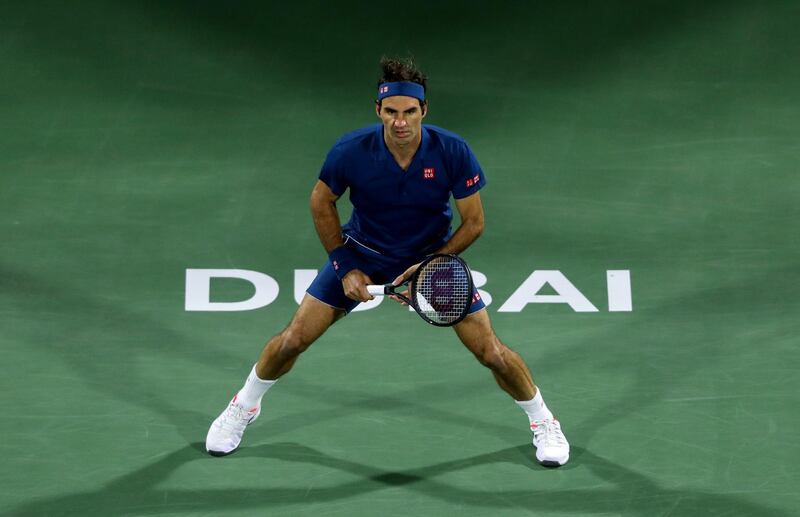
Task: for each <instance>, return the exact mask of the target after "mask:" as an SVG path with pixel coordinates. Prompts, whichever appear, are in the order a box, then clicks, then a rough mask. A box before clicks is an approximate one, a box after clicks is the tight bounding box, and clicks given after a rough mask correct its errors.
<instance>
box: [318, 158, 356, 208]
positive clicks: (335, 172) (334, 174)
mask: <svg viewBox="0 0 800 517" xmlns="http://www.w3.org/2000/svg"><path fill="white" fill-rule="evenodd" d="M342 165H343V164H342V157H341V153H340V152H339V150H338V149H337V148H336V147H334V148H333V149H331V150H330V152H328V156H327V157H326V158H325V163H323V164H322V170H321V171H320V173H319V179H320V181H322V182H323V183H325V184H326V185H328V187H329V188H330V189H331V192H333V193H334V194H336V195H337V196H341V195H342V194H344V191H345V190H347V187H348V186H349V183H348V182H347V177H346V174H345V168H344V167H343V166H342Z"/></svg>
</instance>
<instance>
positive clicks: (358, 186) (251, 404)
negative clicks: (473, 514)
mask: <svg viewBox="0 0 800 517" xmlns="http://www.w3.org/2000/svg"><path fill="white" fill-rule="evenodd" d="M381 67H382V77H381V79H380V81H379V82H378V92H377V100H376V101H375V113H376V114H377V116H378V118H379V119H380V120H381V123H380V124H376V125H374V126H370V127H366V128H363V129H359V130H356V131H353V132H351V133H348V134H346V135H345V136H343V137H342V138H340V139H339V141H338V142H336V144H335V145H334V146H333V148H332V149H331V150H330V152H329V153H328V156H327V158H326V160H325V163H324V164H323V166H322V171H321V172H320V175H319V180H318V181H317V183H316V185H315V186H314V189H313V191H312V192H311V213H312V216H313V219H314V225H315V226H316V229H317V233H318V234H319V238H320V241H322V245H323V246H324V248H325V250H326V251H327V252H328V255H329V260H328V261H327V262H326V264H325V266H324V267H323V268H322V270H321V271H320V273H319V274H318V275H317V277H316V279H315V280H314V281H313V283H312V284H311V286H310V287H309V288H308V291H307V292H306V294H305V297H304V298H303V300H302V301H301V303H300V307H299V308H298V309H297V312H296V313H295V315H294V317H293V318H292V320H291V322H289V325H288V326H287V327H286V328H285V329H283V330H282V331H281V332H280V333H279V334H278V335H276V336H275V337H273V338H272V339H270V340H269V342H268V343H267V344H266V346H265V347H264V350H263V352H262V353H261V357H260V358H259V360H258V362H257V363H256V364H255V365H254V366H253V369H252V371H251V372H250V375H249V376H248V377H247V380H246V381H245V383H244V386H243V387H242V388H241V389H240V390H239V391H238V392H237V393H236V395H235V396H234V397H233V399H232V400H231V401H230V403H229V404H228V407H227V408H226V409H225V410H224V411H223V412H222V414H220V415H219V417H218V418H217V419H216V420H214V422H213V423H212V424H211V428H210V429H209V431H208V436H207V438H206V449H207V450H208V452H209V453H210V454H211V455H213V456H224V455H227V454H230V453H232V452H234V451H235V450H236V449H237V447H239V444H240V443H241V440H242V436H243V434H244V430H245V428H246V427H247V426H248V425H249V424H251V423H252V422H253V421H254V420H255V419H256V418H257V417H258V415H259V414H260V412H261V399H262V397H263V396H264V394H265V393H266V392H267V390H269V389H270V388H271V387H272V386H273V385H274V384H275V383H276V382H277V380H278V379H279V378H280V377H281V376H283V375H285V374H286V373H287V372H289V370H291V369H292V366H294V364H295V361H297V358H298V356H299V355H300V354H301V353H303V352H304V351H305V350H306V349H307V348H308V347H309V346H311V344H312V343H314V341H316V340H317V338H319V337H320V336H321V335H322V334H323V333H324V332H325V331H326V330H327V329H328V327H330V326H331V325H333V323H334V322H336V321H337V320H338V319H340V318H342V317H343V316H345V315H346V314H347V313H349V312H350V311H351V310H353V308H354V307H355V306H356V305H358V304H359V303H360V302H365V301H368V300H371V299H372V298H373V296H372V295H370V294H369V293H368V292H367V289H366V286H367V285H370V284H385V283H389V282H392V283H394V284H395V285H399V284H400V283H402V282H403V281H404V279H406V278H407V277H409V276H410V275H411V274H412V273H413V272H414V271H415V268H416V267H417V266H418V265H419V263H420V262H421V261H422V259H423V258H424V257H425V256H426V255H429V254H431V253H455V254H458V253H461V252H463V251H464V250H465V249H467V247H469V245H470V244H472V243H473V242H474V241H475V239H477V238H478V236H480V234H481V233H482V232H483V207H482V204H481V197H480V193H479V191H480V189H481V188H482V187H483V186H484V185H485V184H486V179H485V178H484V173H483V171H482V170H481V167H480V165H479V164H478V161H477V159H476V158H475V156H474V155H473V154H472V151H471V150H470V148H469V146H468V145H467V143H466V142H465V141H464V140H463V139H462V138H461V137H459V136H458V135H456V134H454V133H451V132H449V131H446V130H444V129H441V128H439V127H436V126H431V125H427V124H425V125H423V124H422V120H423V119H424V118H425V115H427V112H428V102H427V101H426V99H425V92H426V88H427V81H426V77H425V76H424V75H423V74H422V73H421V72H420V71H419V70H418V69H417V68H416V66H415V65H414V63H413V62H412V61H411V60H400V59H387V58H383V59H382V60H381ZM347 189H350V201H351V202H352V204H353V212H352V216H351V218H350V221H349V222H348V223H347V224H345V225H344V226H341V223H340V219H339V214H338V212H337V209H336V202H337V200H338V199H339V197H340V196H341V195H342V194H344V192H345V191H346V190H347ZM451 195H452V196H453V197H454V198H455V205H456V209H457V210H458V213H459V215H460V216H461V224H460V225H459V226H458V228H457V229H456V231H455V232H452V231H451V222H452V216H453V214H452V210H451V208H450V196H451ZM485 308H486V306H485V305H484V303H483V301H482V300H481V299H480V296H479V294H478V292H477V291H475V292H474V293H473V303H472V306H471V307H470V310H469V314H468V315H467V317H466V318H465V319H464V320H463V321H461V322H460V323H457V324H456V325H455V326H454V329H455V332H456V334H457V335H458V337H459V339H460V340H461V342H462V343H464V346H466V347H467V349H468V350H469V351H470V352H472V353H473V354H474V355H475V357H476V358H477V359H478V361H479V362H480V363H481V364H483V365H484V366H486V367H487V368H489V370H490V371H491V372H492V375H494V378H495V380H496V381H497V384H498V385H499V386H500V388H502V389H503V390H504V391H505V392H506V393H508V394H509V395H510V396H511V397H513V399H514V400H515V401H516V403H517V405H519V407H520V408H522V410H523V411H524V412H525V413H526V414H527V416H528V420H529V424H530V428H531V430H532V431H533V445H534V446H535V447H536V459H537V461H538V462H539V463H541V464H543V465H547V466H560V465H564V464H565V463H566V462H567V460H568V459H569V444H568V443H567V440H566V438H565V437H564V434H563V433H562V431H561V425H560V423H559V422H558V420H556V418H555V417H554V416H553V413H551V412H550V410H549V409H548V407H547V405H546V404H545V402H544V399H542V393H541V391H540V390H539V389H537V387H536V385H535V384H534V383H533V379H532V378H531V374H530V372H529V371H528V368H527V366H526V365H525V362H524V361H523V360H522V358H521V357H520V356H519V354H517V353H516V352H514V351H513V350H511V349H510V348H509V347H508V346H506V345H505V344H503V343H502V342H501V341H500V339H498V337H497V336H496V335H495V333H494V331H493V330H492V326H491V323H490V321H489V315H488V313H487V311H486V310H485Z"/></svg>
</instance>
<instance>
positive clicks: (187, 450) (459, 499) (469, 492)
mask: <svg viewBox="0 0 800 517" xmlns="http://www.w3.org/2000/svg"><path fill="white" fill-rule="evenodd" d="M529 455H530V446H529V445H527V444H526V445H524V446H518V447H509V448H506V449H501V450H498V451H495V452H492V453H487V454H481V455H477V456H471V457H467V458H463V459H459V460H453V461H447V462H442V463H437V464H434V465H429V466H426V467H420V468H416V469H409V470H404V471H399V472H393V471H385V470H381V469H379V468H376V467H372V466H368V465H364V464H361V463H356V462H352V461H348V460H346V459H343V458H336V457H333V456H330V455H327V454H325V453H322V452H320V451H318V450H315V449H312V448H309V447H305V446H302V445H299V444H295V443H274V444H265V445H260V446H257V447H250V448H245V449H242V450H241V451H239V452H237V453H236V454H234V455H232V456H230V457H227V458H211V457H209V456H207V455H206V454H205V452H204V450H203V444H202V443H193V444H191V445H187V446H186V447H183V448H181V449H179V450H177V451H175V452H172V453H170V454H168V455H166V456H164V457H163V458H162V459H160V460H158V461H156V462H155V463H153V464H151V465H149V466H147V467H144V468H142V469H140V470H138V471H136V472H133V473H131V474H128V475H125V476H121V477H118V478H117V479H115V480H113V481H111V482H110V483H108V484H107V485H105V486H104V487H103V488H101V489H99V490H96V491H93V492H81V493H76V494H72V495H67V496H61V497H54V498H49V499H42V500H38V501H31V502H29V503H26V504H22V505H19V506H17V507H16V508H13V509H12V512H11V513H12V514H13V515H20V516H38V515H50V514H63V513H64V512H65V511H68V512H70V513H75V514H95V515H98V514H99V515H130V514H137V515H155V514H160V513H165V512H170V513H175V512H177V513H180V512H192V511H204V512H221V511H232V510H240V509H247V508H252V509H257V510H264V509H268V508H284V507H290V506H296V505H309V504H313V503H324V502H332V501H338V500H343V499H347V498H351V497H356V496H361V495H365V494H370V493H375V492H380V491H381V490H385V489H387V488H397V487H404V488H405V489H407V490H408V491H409V492H414V493H416V494H417V495H424V496H426V497H430V498H434V499H440V500H443V501H447V502H450V503H458V504H468V505H470V506H475V507H485V508H506V507H508V506H509V505H513V506H515V507H522V508H527V509H530V510H536V511H539V512H541V511H547V512H551V513H560V512H565V513H571V514H572V513H613V514H620V513H633V514H638V515H651V514H652V512H653V510H654V509H660V510H668V511H669V512H670V513H673V512H674V513H679V514H681V513H685V514H693V515H716V514H724V515H774V516H782V515H787V516H788V515H790V514H789V513H787V512H783V511H781V510H777V509H772V508H770V507H767V506H763V505H757V504H753V503H752V502H749V501H746V500H744V499H742V498H740V497H738V496H735V495H723V494H714V493H707V492H702V491H696V490H672V489H667V488H663V487H661V486H659V485H658V484H656V483H654V482H653V481H651V480H650V479H649V478H648V477H646V476H644V475H642V474H639V473H637V472H634V471H633V470H630V469H627V468H625V467H623V466H621V465H619V464H615V463H612V462H610V461H608V460H606V459H604V458H602V457H600V456H597V455H595V454H593V453H591V452H589V451H587V450H585V449H583V448H580V447H575V448H574V456H575V459H574V461H573V464H572V468H576V467H579V466H583V467H586V468H589V469H590V470H592V471H593V472H594V474H596V475H597V476H598V477H600V478H602V479H604V480H606V481H608V482H609V483H610V484H611V485H613V487H614V488H603V489H599V490H593V489H575V490H546V491H544V490H536V483H535V482H536V477H535V476H536V475H537V474H546V470H547V469H545V468H543V467H539V466H538V465H536V464H535V463H533V462H532V460H531V459H530V456H529ZM244 458H246V459H248V460H250V459H252V458H261V459H263V460H264V470H265V472H269V465H270V463H272V462H275V461H281V462H292V463H302V464H309V465H313V466H318V467H325V468H329V469H334V470H338V471H341V472H345V473H347V474H350V475H352V476H355V477H357V478H358V479H356V480H354V481H351V482H347V483H338V484H334V485H332V486H328V487H320V488H308V487H292V486H281V483H280V480H275V479H269V477H268V476H267V477H265V478H264V483H263V484H264V485H265V486H268V487H269V488H263V489H251V488H247V489H230V488H225V489H216V490H183V489H165V488H159V486H158V485H159V484H160V483H162V482H164V481H165V480H166V479H167V478H168V477H169V476H170V475H171V474H173V473H174V472H175V471H176V470H177V469H179V468H180V467H181V466H182V465H185V464H187V463H190V462H194V461H215V462H219V461H229V462H236V461H239V460H241V459H244ZM494 463H513V464H518V465H522V466H525V467H529V468H530V469H531V474H532V477H531V489H530V490H510V491H495V490H492V491H485V490H474V489H463V488H459V487H457V486H453V485H451V484H448V483H443V482H439V481H437V480H436V478H437V477H439V476H441V475H444V474H447V473H452V472H456V471H460V470H465V469H469V468H472V467H479V466H483V465H489V464H494ZM634 494H635V495H634Z"/></svg>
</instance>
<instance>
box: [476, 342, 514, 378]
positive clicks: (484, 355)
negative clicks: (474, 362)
mask: <svg viewBox="0 0 800 517" xmlns="http://www.w3.org/2000/svg"><path fill="white" fill-rule="evenodd" d="M509 352H510V350H508V348H506V347H505V346H504V345H502V344H496V345H495V346H487V347H486V348H484V349H483V350H482V351H481V352H480V353H479V354H477V358H478V361H479V362H480V363H481V364H482V365H483V366H485V367H487V368H489V369H490V370H492V371H495V372H502V371H504V370H505V369H506V367H507V364H508V362H507V360H506V359H507V354H508V353H509Z"/></svg>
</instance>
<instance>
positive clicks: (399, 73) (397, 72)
mask: <svg viewBox="0 0 800 517" xmlns="http://www.w3.org/2000/svg"><path fill="white" fill-rule="evenodd" d="M396 81H411V82H414V83H417V84H421V85H422V90H423V91H424V92H426V93H427V91H428V77H427V76H426V75H425V74H424V73H422V71H421V70H420V69H419V68H417V64H416V63H414V58H413V57H407V58H400V57H386V56H383V57H382V58H381V77H380V79H378V86H380V85H382V84H383V83H393V82H396ZM420 104H421V105H423V106H424V105H425V104H426V101H420ZM380 105H381V102H380V101H378V106H380Z"/></svg>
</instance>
